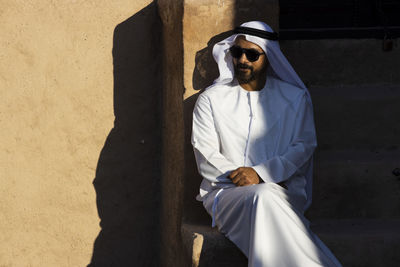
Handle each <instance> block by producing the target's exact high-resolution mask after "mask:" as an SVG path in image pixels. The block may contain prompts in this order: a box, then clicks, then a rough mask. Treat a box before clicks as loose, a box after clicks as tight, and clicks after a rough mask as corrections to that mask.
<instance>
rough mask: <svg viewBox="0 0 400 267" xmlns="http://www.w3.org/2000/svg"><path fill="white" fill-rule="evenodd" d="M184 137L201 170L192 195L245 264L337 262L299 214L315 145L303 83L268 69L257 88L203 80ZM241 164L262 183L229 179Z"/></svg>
mask: <svg viewBox="0 0 400 267" xmlns="http://www.w3.org/2000/svg"><path fill="white" fill-rule="evenodd" d="M192 144H193V148H194V153H195V156H196V161H197V166H198V170H199V172H200V174H201V175H202V176H203V178H204V179H203V181H202V183H201V186H200V194H199V196H198V200H201V201H203V205H204V207H205V208H206V210H207V212H208V213H209V214H210V215H211V216H212V218H213V225H214V223H215V224H216V225H217V226H218V229H219V230H220V231H221V232H222V233H224V234H225V235H226V236H227V237H228V238H229V239H230V240H231V241H232V242H234V243H235V244H236V245H237V246H238V247H239V249H241V250H242V252H243V253H244V254H245V255H246V256H247V257H248V259H249V266H252V267H256V266H257V267H261V266H262V267H268V266H271V267H275V266H279V267H285V266H307V267H309V266H341V265H340V263H339V262H338V261H337V260H336V259H335V257H334V256H333V255H332V253H331V252H330V251H329V249H328V248H326V246H325V245H323V243H322V242H321V241H320V240H319V239H318V238H317V237H316V236H315V235H314V234H313V233H312V232H311V231H310V229H309V226H308V221H307V220H306V219H305V217H304V216H303V213H304V210H305V208H307V207H308V205H309V203H310V201H311V190H307V188H309V189H311V186H310V183H311V176H312V154H313V152H314V149H315V147H316V135H315V129H314V120H313V113H312V105H311V100H310V99H309V95H308V93H307V92H306V91H305V90H303V89H301V88H298V87H296V86H293V85H290V84H288V83H286V82H283V81H281V80H278V79H276V78H273V77H268V78H267V82H266V85H265V86H264V88H263V89H262V90H261V91H254V92H249V91H246V90H244V89H243V88H242V87H240V86H239V85H238V84H237V82H236V81H234V82H232V84H228V85H220V84H219V85H214V86H211V87H210V88H208V89H207V90H206V91H205V92H203V93H202V94H201V95H200V96H199V98H198V100H197V103H196V105H195V108H194V111H193V131H192ZM243 166H246V167H253V168H254V170H255V171H256V172H257V173H258V175H259V176H260V177H261V179H262V180H263V181H264V182H265V183H262V184H259V185H252V186H244V187H236V186H235V185H234V184H233V183H232V182H231V180H230V179H229V178H228V177H227V176H228V175H229V173H230V172H231V171H233V170H234V169H236V168H239V167H243ZM280 182H284V183H285V185H286V186H287V189H284V188H283V187H281V186H279V185H277V183H280Z"/></svg>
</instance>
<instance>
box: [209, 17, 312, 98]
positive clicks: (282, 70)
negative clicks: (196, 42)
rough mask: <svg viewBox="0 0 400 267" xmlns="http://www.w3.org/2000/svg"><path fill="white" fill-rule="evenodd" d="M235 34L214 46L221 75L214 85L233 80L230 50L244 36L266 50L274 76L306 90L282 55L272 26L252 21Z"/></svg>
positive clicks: (214, 55)
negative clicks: (237, 39)
mask: <svg viewBox="0 0 400 267" xmlns="http://www.w3.org/2000/svg"><path fill="white" fill-rule="evenodd" d="M235 32H237V33H235V34H233V35H231V36H230V37H228V38H226V39H225V40H222V41H221V42H219V43H216V44H215V45H214V48H213V57H214V59H215V61H216V62H217V64H218V69H219V74H220V76H219V78H217V79H216V80H215V81H214V84H227V83H230V82H231V81H232V80H233V77H234V68H233V63H232V56H231V54H230V52H229V48H230V47H231V46H232V45H234V43H235V40H236V38H237V37H238V36H244V37H245V38H246V40H247V41H249V42H252V43H255V44H257V45H258V46H259V47H261V49H262V50H264V52H265V54H266V55H267V57H268V61H269V64H270V67H271V70H270V71H272V74H273V75H274V76H276V77H277V78H279V79H281V80H283V81H285V82H287V83H290V84H292V85H295V86H297V87H300V88H302V89H305V90H306V87H305V85H304V83H303V82H302V81H301V79H300V78H299V76H298V75H297V74H296V72H295V71H294V69H293V68H292V66H291V65H290V63H289V62H288V61H287V59H286V57H285V56H284V55H283V54H282V51H281V49H280V47H279V43H278V41H277V34H276V33H274V31H273V30H272V28H271V27H270V26H268V25H267V24H265V23H264V22H261V21H250V22H246V23H243V24H242V25H240V27H238V28H236V30H235ZM266 38H268V39H266ZM306 91H307V90H306Z"/></svg>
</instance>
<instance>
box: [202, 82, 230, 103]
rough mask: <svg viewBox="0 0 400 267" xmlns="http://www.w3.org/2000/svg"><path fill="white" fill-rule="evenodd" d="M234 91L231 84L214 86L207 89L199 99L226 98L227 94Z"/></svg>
mask: <svg viewBox="0 0 400 267" xmlns="http://www.w3.org/2000/svg"><path fill="white" fill-rule="evenodd" d="M231 91H232V85H230V84H212V85H210V86H209V87H207V88H206V89H205V90H204V92H202V93H201V94H200V96H199V97H203V98H208V99H214V98H221V97H224V96H226V94H227V93H229V92H231Z"/></svg>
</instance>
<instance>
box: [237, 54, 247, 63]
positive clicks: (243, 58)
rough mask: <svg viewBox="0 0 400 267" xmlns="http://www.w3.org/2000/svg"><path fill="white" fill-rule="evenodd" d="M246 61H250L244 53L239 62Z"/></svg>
mask: <svg viewBox="0 0 400 267" xmlns="http://www.w3.org/2000/svg"><path fill="white" fill-rule="evenodd" d="M246 62H248V60H247V57H246V53H242V55H241V56H240V58H239V63H246Z"/></svg>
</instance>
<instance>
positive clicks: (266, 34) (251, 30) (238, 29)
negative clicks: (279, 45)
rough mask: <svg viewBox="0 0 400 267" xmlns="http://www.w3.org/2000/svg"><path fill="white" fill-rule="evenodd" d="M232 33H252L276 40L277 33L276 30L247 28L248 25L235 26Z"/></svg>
mask: <svg viewBox="0 0 400 267" xmlns="http://www.w3.org/2000/svg"><path fill="white" fill-rule="evenodd" d="M233 33H243V34H248V35H254V36H257V37H260V38H264V39H268V40H273V41H276V40H278V34H277V33H276V32H267V31H263V30H259V29H254V28H249V27H242V26H239V27H236V28H235V29H234V30H233Z"/></svg>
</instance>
